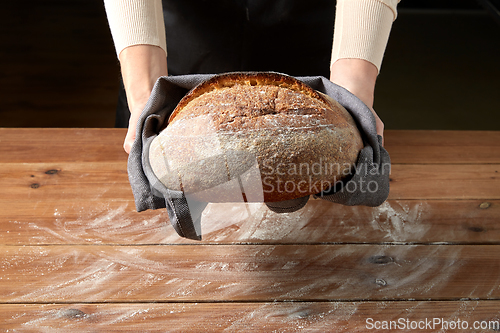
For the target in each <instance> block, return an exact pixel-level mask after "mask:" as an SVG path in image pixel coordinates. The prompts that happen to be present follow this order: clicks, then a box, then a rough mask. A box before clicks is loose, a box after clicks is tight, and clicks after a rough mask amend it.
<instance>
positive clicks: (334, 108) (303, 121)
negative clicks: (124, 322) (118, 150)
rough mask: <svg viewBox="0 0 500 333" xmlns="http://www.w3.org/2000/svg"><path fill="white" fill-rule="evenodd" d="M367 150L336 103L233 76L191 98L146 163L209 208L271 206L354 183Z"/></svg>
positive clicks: (285, 82)
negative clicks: (258, 203)
mask: <svg viewBox="0 0 500 333" xmlns="http://www.w3.org/2000/svg"><path fill="white" fill-rule="evenodd" d="M362 148H363V143H362V140H361V137H360V134H359V132H358V129H357V127H356V124H355V123H354V121H353V119H352V117H351V116H350V114H349V113H348V112H347V111H346V110H345V109H344V108H343V107H342V106H341V105H340V104H339V103H337V102H336V101H334V100H333V99H331V98H329V97H328V96H326V95H323V94H321V93H319V92H317V91H315V90H314V89H312V88H310V87H309V86H307V85H306V84H304V83H303V82H301V81H299V80H296V79H294V78H292V77H290V76H287V75H283V74H277V73H269V72H256V73H228V74H222V75H218V76H215V77H213V78H211V79H209V80H207V81H205V82H204V83H202V84H200V85H199V86H197V87H195V88H194V89H193V90H192V91H190V92H189V93H188V94H187V95H186V96H185V97H184V98H183V99H182V100H181V101H180V102H179V104H178V106H177V107H176V109H175V110H174V111H173V113H172V115H171V116H170V119H169V123H168V126H167V127H166V128H165V129H164V130H163V131H162V132H161V133H160V134H159V135H158V136H157V137H156V138H155V140H154V141H153V143H152V144H151V147H150V153H149V159H150V164H151V167H152V169H153V171H154V173H155V175H156V176H157V178H158V179H159V180H160V181H161V182H162V183H163V184H164V185H165V186H166V187H167V188H169V189H172V190H182V191H184V193H185V194H187V195H190V196H191V197H192V198H194V199H197V200H202V201H208V202H228V201H229V202H231V201H249V202H252V201H265V202H274V201H282V200H289V199H294V198H298V197H303V196H306V195H310V194H315V193H319V192H321V191H322V190H326V189H328V188H329V187H330V186H332V185H333V184H335V183H336V182H337V181H341V180H342V179H344V178H345V177H348V176H349V173H350V172H351V168H352V167H353V165H354V164H355V162H356V160H357V156H358V153H359V151H360V150H361V149H362Z"/></svg>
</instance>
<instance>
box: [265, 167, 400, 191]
mask: <svg viewBox="0 0 500 333" xmlns="http://www.w3.org/2000/svg"><path fill="white" fill-rule="evenodd" d="M266 162H267V161H264V163H263V165H262V168H261V174H262V175H263V178H262V184H263V190H264V192H265V193H271V192H278V193H297V192H298V193H320V192H321V191H322V189H323V190H324V189H328V188H331V187H333V186H336V185H338V184H339V183H340V180H341V179H345V178H346V177H349V176H351V175H353V174H358V175H365V176H371V177H366V178H365V177H359V178H358V179H357V180H356V181H354V180H353V179H351V180H350V181H348V182H347V183H345V186H344V189H345V191H347V192H349V193H354V192H361V193H376V192H377V191H378V189H379V184H378V182H377V181H376V180H374V178H376V176H383V175H385V174H390V170H391V165H390V163H386V164H381V165H378V164H368V163H359V164H357V165H351V164H348V163H328V162H325V161H323V160H322V159H320V160H319V161H318V162H312V163H306V162H301V163H292V162H288V163H278V164H276V165H271V164H269V163H266ZM374 176H375V177H374ZM283 178H285V179H286V178H293V180H291V179H288V180H283ZM367 179H368V180H367Z"/></svg>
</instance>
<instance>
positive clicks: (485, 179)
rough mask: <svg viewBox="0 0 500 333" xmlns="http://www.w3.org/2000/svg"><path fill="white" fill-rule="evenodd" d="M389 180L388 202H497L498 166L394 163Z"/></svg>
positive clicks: (499, 189) (499, 166)
mask: <svg viewBox="0 0 500 333" xmlns="http://www.w3.org/2000/svg"><path fill="white" fill-rule="evenodd" d="M390 178H391V191H390V193H389V198H390V199H421V200H433V199H435V200H438V199H455V200H457V199H458V200H466V199H500V165H499V164H478V165H474V164H455V165H447V164H443V165H439V164H434V165H432V164H427V165H412V164H408V165H404V164H399V165H398V164H397V165H393V166H392V168H391V177H390Z"/></svg>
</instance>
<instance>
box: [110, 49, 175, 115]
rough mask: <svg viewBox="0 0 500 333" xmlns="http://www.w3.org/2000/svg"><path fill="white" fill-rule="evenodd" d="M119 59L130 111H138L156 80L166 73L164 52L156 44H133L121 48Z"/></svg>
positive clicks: (147, 97) (140, 109)
mask: <svg viewBox="0 0 500 333" xmlns="http://www.w3.org/2000/svg"><path fill="white" fill-rule="evenodd" d="M119 59H120V67H121V73H122V78H123V85H124V86H125V91H126V93H127V102H128V104H129V108H130V111H131V113H136V112H140V111H142V108H143V106H144V105H145V104H146V102H147V100H148V99H149V96H150V95H151V91H152V89H153V87H154V84H155V82H156V80H158V78H159V77H160V76H164V75H167V74H168V72H167V58H166V53H165V51H164V50H163V49H161V48H160V47H158V46H153V45H133V46H130V47H127V48H125V49H123V50H122V51H121V52H120V55H119Z"/></svg>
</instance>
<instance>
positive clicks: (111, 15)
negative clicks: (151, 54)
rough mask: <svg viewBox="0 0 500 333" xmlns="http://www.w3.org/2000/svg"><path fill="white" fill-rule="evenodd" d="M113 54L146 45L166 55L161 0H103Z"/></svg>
mask: <svg viewBox="0 0 500 333" xmlns="http://www.w3.org/2000/svg"><path fill="white" fill-rule="evenodd" d="M104 6H105V8H106V15H107V17H108V23H109V27H110V29H111V35H112V36H113V41H114V43H115V49H116V54H117V55H118V56H119V55H120V52H121V51H122V50H123V49H124V48H126V47H128V46H132V45H139V44H147V45H155V46H159V47H161V48H162V49H163V50H165V53H166V52H167V45H166V38H165V25H164V22H163V9H162V4H161V0H104Z"/></svg>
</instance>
